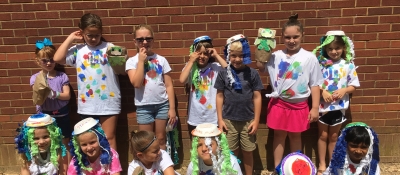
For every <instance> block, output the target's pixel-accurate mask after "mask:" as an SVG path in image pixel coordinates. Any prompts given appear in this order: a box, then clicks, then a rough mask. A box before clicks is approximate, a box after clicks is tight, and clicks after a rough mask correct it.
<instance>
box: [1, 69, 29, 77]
mask: <svg viewBox="0 0 400 175" xmlns="http://www.w3.org/2000/svg"><path fill="white" fill-rule="evenodd" d="M7 71H8V76H10V77H13V76H17V77H19V76H31V75H33V74H32V71H31V70H30V69H10V70H7ZM35 73H36V72H35Z"/></svg>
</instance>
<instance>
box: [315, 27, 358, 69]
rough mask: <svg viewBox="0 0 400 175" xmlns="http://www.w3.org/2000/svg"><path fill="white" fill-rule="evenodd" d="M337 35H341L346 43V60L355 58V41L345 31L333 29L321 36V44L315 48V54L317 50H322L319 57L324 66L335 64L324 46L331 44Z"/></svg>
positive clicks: (348, 61) (349, 60)
mask: <svg viewBox="0 0 400 175" xmlns="http://www.w3.org/2000/svg"><path fill="white" fill-rule="evenodd" d="M335 36H339V37H341V38H342V39H343V41H344V43H345V49H344V51H345V53H346V55H345V60H346V62H347V63H350V62H351V61H353V60H354V58H355V53H354V44H353V41H352V40H351V39H350V38H349V37H347V36H346V34H345V33H344V32H343V31H341V30H331V31H328V32H326V35H325V36H323V37H322V38H321V40H320V43H321V45H320V46H318V47H317V48H315V49H314V50H313V53H314V54H316V53H317V51H318V50H320V53H319V56H318V57H317V58H318V61H319V63H320V64H321V65H323V66H331V65H332V64H333V62H332V60H330V59H328V58H329V56H328V54H327V53H326V51H325V49H324V46H326V45H328V44H330V43H331V42H332V41H333V40H334V39H335Z"/></svg>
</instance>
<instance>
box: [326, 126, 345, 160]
mask: <svg viewBox="0 0 400 175" xmlns="http://www.w3.org/2000/svg"><path fill="white" fill-rule="evenodd" d="M340 126H342V125H341V124H340V125H336V126H331V127H329V145H328V151H329V152H328V153H329V160H331V159H332V154H333V149H335V145H336V142H337V139H338V137H339V130H340Z"/></svg>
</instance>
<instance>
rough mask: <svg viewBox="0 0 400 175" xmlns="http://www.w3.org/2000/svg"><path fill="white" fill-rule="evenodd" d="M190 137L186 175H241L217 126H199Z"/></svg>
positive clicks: (206, 124) (205, 124) (209, 124)
mask: <svg viewBox="0 0 400 175" xmlns="http://www.w3.org/2000/svg"><path fill="white" fill-rule="evenodd" d="M192 135H193V137H194V138H193V141H192V150H191V151H190V153H191V157H190V164H189V166H188V169H187V173H186V174H187V175H192V174H193V175H197V174H226V175H228V174H235V175H236V174H238V175H241V174H242V171H241V170H240V166H239V162H238V160H237V158H236V157H235V156H234V155H232V154H230V150H229V146H228V141H227V140H226V136H225V134H224V133H222V132H221V130H220V129H218V127H217V125H214V124H211V123H204V124H199V125H197V127H196V129H194V130H193V131H192Z"/></svg>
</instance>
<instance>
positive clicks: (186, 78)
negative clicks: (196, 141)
mask: <svg viewBox="0 0 400 175" xmlns="http://www.w3.org/2000/svg"><path fill="white" fill-rule="evenodd" d="M211 41H212V39H211V38H210V37H209V36H200V37H198V38H196V39H194V42H193V45H192V46H191V47H190V59H189V61H188V63H187V64H186V66H185V67H184V68H183V70H182V73H181V75H180V77H179V81H180V82H181V83H188V85H189V86H190V97H189V99H190V100H189V116H188V121H187V122H188V129H189V132H190V133H191V132H192V131H193V130H194V129H195V128H196V126H197V125H199V124H201V123H213V124H218V117H217V111H216V105H215V100H214V99H215V96H216V94H217V89H215V88H214V86H213V85H214V84H215V80H216V79H217V76H218V72H219V71H221V70H223V68H225V67H226V66H228V64H227V63H226V61H225V60H224V59H223V58H222V57H221V56H220V55H219V54H218V53H217V51H216V50H215V49H214V48H213V45H212V43H211ZM211 58H214V59H217V61H218V63H219V64H218V63H216V62H213V61H212V59H211Z"/></svg>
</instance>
